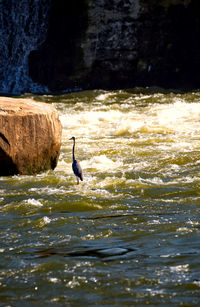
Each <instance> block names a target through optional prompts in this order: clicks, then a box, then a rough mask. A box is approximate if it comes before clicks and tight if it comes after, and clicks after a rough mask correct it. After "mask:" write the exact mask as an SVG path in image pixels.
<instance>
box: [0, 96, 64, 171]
mask: <svg viewBox="0 0 200 307" xmlns="http://www.w3.org/2000/svg"><path fill="white" fill-rule="evenodd" d="M61 134H62V126H61V123H60V120H59V117H58V113H57V111H56V109H55V107H54V106H52V105H49V104H45V103H40V102H39V103H38V102H34V101H32V100H30V99H14V98H5V97H1V98H0V175H1V176H5V175H14V174H35V173H39V172H42V171H45V170H48V169H54V168H55V167H56V165H57V161H58V157H59V153H60V145H61Z"/></svg>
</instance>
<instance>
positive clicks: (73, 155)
mask: <svg viewBox="0 0 200 307" xmlns="http://www.w3.org/2000/svg"><path fill="white" fill-rule="evenodd" d="M74 151H75V140H74V145H73V149H72V159H73V161H74V160H75V153H74Z"/></svg>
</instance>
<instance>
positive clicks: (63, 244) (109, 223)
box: [0, 88, 200, 306]
mask: <svg viewBox="0 0 200 307" xmlns="http://www.w3.org/2000/svg"><path fill="white" fill-rule="evenodd" d="M33 98H34V99H36V100H40V101H46V102H48V103H53V104H54V105H55V106H56V108H57V110H58V112H59V114H60V120H61V122H62V125H63V136H62V148H61V154H60V159H59V163H58V166H57V168H56V169H55V170H54V171H49V172H46V173H43V174H39V175H36V176H13V177H0V219H1V223H0V225H1V226H0V227H1V245H0V256H1V263H0V266H1V270H0V306H22V305H23V306H45V305H46V306H146V305H148V306H199V305H200V121H199V120H200V92H199V91H196V92H188V93H175V92H171V91H163V90H161V89H139V88H138V89H132V90H123V91H111V92H105V91H88V92H79V93H71V94H66V95H63V96H37V97H36V96H35V97H33ZM72 136H75V137H76V157H77V158H78V159H79V161H80V163H81V166H82V169H83V172H84V181H83V182H81V183H80V184H79V185H77V184H76V179H75V177H74V175H73V172H72V169H71V162H72V141H70V140H69V138H70V137H72Z"/></svg>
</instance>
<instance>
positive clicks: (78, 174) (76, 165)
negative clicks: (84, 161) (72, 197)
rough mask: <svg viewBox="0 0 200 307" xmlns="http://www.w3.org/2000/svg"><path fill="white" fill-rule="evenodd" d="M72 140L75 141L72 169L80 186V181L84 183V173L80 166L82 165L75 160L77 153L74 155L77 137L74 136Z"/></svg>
mask: <svg viewBox="0 0 200 307" xmlns="http://www.w3.org/2000/svg"><path fill="white" fill-rule="evenodd" d="M70 140H73V141H74V144H73V149H72V159H73V162H72V169H73V172H74V175H75V176H76V178H77V184H79V179H80V180H81V181H83V171H82V168H81V166H80V163H79V162H78V160H76V158H75V153H74V152H75V137H74V136H73V137H72V138H71V139H70Z"/></svg>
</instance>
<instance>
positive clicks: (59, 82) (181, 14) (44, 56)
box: [0, 0, 200, 95]
mask: <svg viewBox="0 0 200 307" xmlns="http://www.w3.org/2000/svg"><path fill="white" fill-rule="evenodd" d="M18 2H19V1H17V0H7V1H2V3H1V4H0V21H1V27H0V37H1V42H0V63H1V65H0V93H2V94H4V95H6V94H8V93H12V94H20V93H24V92H33V93H38V92H39V93H49V92H52V93H54V92H56V93H57V92H62V91H65V90H66V91H67V90H69V89H72V90H73V89H77V88H79V89H80V88H82V89H95V88H103V89H115V88H124V87H135V86H152V85H153V86H163V87H165V88H169V87H173V88H184V89H187V88H199V87H200V78H199V71H200V57H199V54H200V40H199V36H200V1H199V0H160V1H157V0H149V1H146V0H109V1H108V0H73V1H67V0H41V1H32V0H21V2H20V3H21V5H19V4H18ZM16 25H17V27H16Z"/></svg>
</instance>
